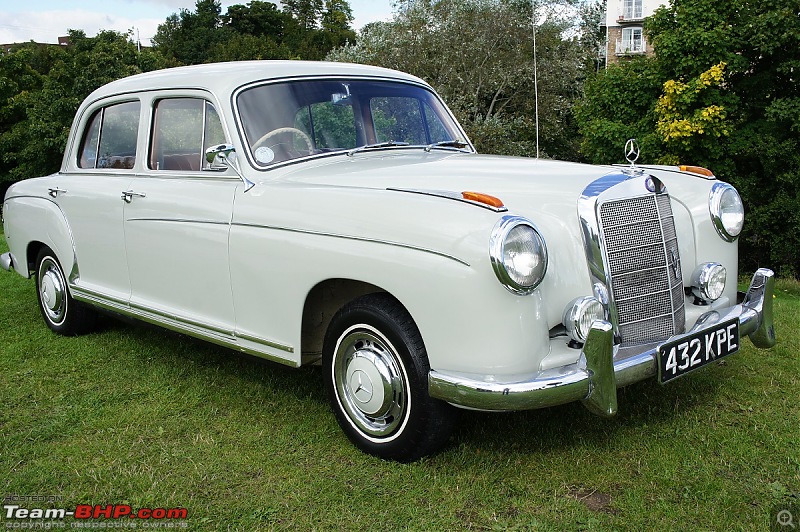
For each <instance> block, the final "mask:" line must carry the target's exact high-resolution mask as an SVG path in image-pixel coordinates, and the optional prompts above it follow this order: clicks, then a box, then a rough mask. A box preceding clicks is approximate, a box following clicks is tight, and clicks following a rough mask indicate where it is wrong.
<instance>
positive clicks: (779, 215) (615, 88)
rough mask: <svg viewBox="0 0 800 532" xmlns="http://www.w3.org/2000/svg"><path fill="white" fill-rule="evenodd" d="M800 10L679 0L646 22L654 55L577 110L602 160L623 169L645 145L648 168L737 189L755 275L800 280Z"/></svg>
mask: <svg viewBox="0 0 800 532" xmlns="http://www.w3.org/2000/svg"><path fill="white" fill-rule="evenodd" d="M798 13H800V1H798V0H789V1H786V0H765V1H764V2H759V3H758V4H753V3H752V2H748V1H746V0H733V1H729V2H716V1H714V0H673V1H672V2H671V3H670V5H669V7H664V8H661V9H659V10H658V11H657V12H656V13H655V14H654V15H653V16H652V17H651V18H650V19H648V21H647V22H646V25H645V30H646V32H647V35H648V38H649V39H650V42H652V43H653V46H654V48H655V52H656V55H655V57H654V58H649V59H643V60H641V61H630V62H624V63H622V64H621V65H620V66H616V67H610V68H609V69H608V70H607V71H605V72H602V73H600V74H599V75H598V77H597V78H596V79H594V80H592V82H591V83H588V84H587V86H586V98H585V101H584V102H583V103H582V104H581V105H580V107H579V109H578V110H577V111H576V116H577V117H578V123H579V127H580V131H581V133H582V135H583V143H582V146H581V148H582V151H583V153H584V154H585V155H586V156H587V157H588V158H589V159H590V160H592V161H594V162H608V161H609V159H607V158H606V157H607V156H608V155H609V154H611V153H613V154H614V155H615V157H614V159H612V160H618V159H619V157H620V156H621V150H620V146H622V142H624V137H634V136H635V137H638V138H640V140H642V141H643V142H642V144H643V158H644V159H646V160H648V161H649V162H664V163H676V162H680V163H684V164H700V165H703V166H707V167H709V168H711V169H712V170H714V172H715V174H716V175H717V176H719V177H720V178H722V179H724V180H726V181H730V182H731V183H733V184H734V185H735V186H736V187H737V188H738V189H739V190H740V192H741V193H742V195H743V198H744V201H745V207H746V210H747V222H746V224H745V232H744V234H743V235H742V238H741V247H740V253H741V258H742V266H743V267H744V269H745V270H753V269H755V268H757V267H758V266H762V265H763V266H770V267H773V268H777V269H779V270H780V271H782V272H783V273H786V274H793V275H797V274H798V273H800V269H799V267H798V264H800V219H798V214H797V213H798V212H800V192H798V191H799V190H800V135H798V133H799V132H800V84H798V80H797V75H798V74H797V73H798V72H800V16H798ZM722 64H724V65H725V67H724V75H722V73H721V71H720V72H719V74H720V75H719V76H717V75H716V74H714V71H715V68H718V67H717V66H716V65H722ZM643 65H645V66H643ZM712 78H714V79H713V82H711V83H707V82H708V81H709V80H711V79H712Z"/></svg>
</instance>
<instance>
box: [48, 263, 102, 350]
mask: <svg viewBox="0 0 800 532" xmlns="http://www.w3.org/2000/svg"><path fill="white" fill-rule="evenodd" d="M35 275H36V296H37V298H38V300H39V310H41V312H42V317H43V318H44V322H45V323H46V324H47V326H48V327H49V328H50V330H52V331H53V332H56V333H58V334H63V335H67V336H74V335H77V334H81V333H84V332H87V331H89V330H90V329H91V327H92V325H93V324H94V317H95V316H94V313H93V312H92V310H91V309H90V308H88V307H86V306H85V305H83V304H81V303H79V302H77V301H75V300H74V299H72V296H71V295H70V294H69V288H68V287H67V279H66V277H65V276H64V270H63V269H62V268H61V264H60V263H59V262H58V259H57V258H56V255H55V253H53V251H52V250H51V249H50V248H43V249H42V250H41V251H40V252H39V256H38V257H37V259H36V274H35Z"/></svg>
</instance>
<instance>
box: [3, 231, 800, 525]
mask: <svg viewBox="0 0 800 532" xmlns="http://www.w3.org/2000/svg"><path fill="white" fill-rule="evenodd" d="M0 250H2V251H0V252H4V251H5V250H6V249H5V244H4V243H2V244H0ZM778 286H779V291H778V294H777V298H776V299H775V315H776V321H777V331H778V342H779V343H778V346H777V347H775V348H773V349H772V350H769V351H760V350H756V349H754V348H753V347H752V346H751V345H750V343H749V341H747V342H745V346H746V347H745V348H744V349H743V350H742V351H741V352H740V353H738V354H736V355H733V356H731V357H730V358H728V359H727V360H725V361H723V362H721V363H719V365H718V366H716V367H713V368H709V369H706V370H703V371H700V372H697V373H695V374H693V375H691V376H688V377H686V378H683V379H680V380H679V381H677V382H674V383H672V384H670V385H667V386H660V385H659V384H657V383H656V382H655V381H649V382H644V383H639V384H636V385H633V386H631V387H629V388H626V389H624V390H621V392H620V397H619V414H618V415H617V416H616V417H615V418H614V419H611V420H604V419H600V418H597V417H594V416H593V415H592V414H590V413H589V412H588V411H586V410H585V409H584V408H583V407H582V406H581V405H580V404H571V405H566V406H562V407H558V408H551V409H548V410H540V411H531V412H520V413H510V414H484V413H474V412H466V413H465V414H464V415H463V416H462V419H461V423H460V426H459V428H458V429H457V431H456V433H455V434H454V436H453V438H452V439H451V442H450V445H449V447H448V448H447V449H446V450H445V451H444V452H442V453H440V454H438V455H436V456H433V457H429V458H426V459H424V460H422V461H419V462H417V463H414V464H408V465H402V464H396V463H391V462H383V461H381V460H378V459H376V458H372V457H370V456H367V455H364V454H361V453H360V452H359V451H357V450H356V449H355V448H354V447H353V446H352V445H350V443H349V442H348V441H347V439H346V437H345V436H344V435H343V433H342V432H341V431H340V430H339V427H338V425H337V424H336V421H335V420H334V418H333V415H332V414H331V412H330V410H329V408H328V405H327V404H326V401H325V396H324V391H323V382H322V374H321V371H320V369H319V368H302V369H299V370H293V369H288V368H285V367H282V366H279V365H274V364H269V363H266V362H260V361H258V360H254V359H249V358H241V357H239V356H237V355H235V354H233V353H232V352H229V351H226V350H224V349H221V348H217V347H215V346H212V345H208V344H205V343H202V342H199V341H195V340H192V339H189V338H186V337H183V336H179V335H176V334H172V333H168V332H162V331H161V330H158V329H155V328H152V327H148V326H145V325H139V324H131V323H123V322H120V321H115V320H112V319H107V320H105V321H104V322H103V325H102V327H101V329H100V331H99V332H96V333H93V334H91V335H88V336H84V337H80V338H63V337H59V336H56V335H54V334H52V333H51V332H50V331H49V330H48V329H47V328H46V327H45V325H44V323H43V322H42V319H41V317H40V315H39V311H38V309H37V306H36V296H35V293H34V286H33V281H32V280H25V279H23V278H21V277H20V276H18V275H16V274H12V273H6V272H4V271H0V401H1V404H2V406H1V407H0V496H3V497H6V496H10V495H44V496H60V497H61V498H62V499H61V502H60V503H57V504H56V505H55V506H61V507H66V508H74V507H75V506H76V505H78V504H130V505H132V506H134V507H150V508H159V507H160V508H173V507H179V508H181V507H182V508H187V509H188V519H187V520H186V522H187V523H188V524H189V527H190V528H191V529H195V530H260V529H272V528H277V529H283V528H292V529H295V528H300V529H367V530H378V529H381V530H394V529H439V530H445V529H448V530H453V529H477V530H486V529H531V528H536V529H541V530H565V529H566V530H632V531H637V532H638V531H641V530H658V529H661V530H674V529H678V530H692V531H694V530H763V529H766V528H767V527H768V520H769V516H770V512H771V511H772V510H773V508H774V507H775V506H776V505H778V504H784V503H785V502H786V501H787V500H788V499H789V498H790V497H791V496H792V494H797V493H798V492H800V445H798V436H799V435H800V411H799V410H798V407H797V397H798V392H800V357H798V353H799V352H800V333H798V332H797V331H796V330H794V329H795V328H796V327H797V326H798V324H800V284H798V283H797V282H780V283H779V285H778ZM23 506H29V507H37V506H38V507H43V506H44V507H48V506H49V505H47V504H44V505H43V504H42V503H39V504H38V505H37V504H34V503H26V504H23ZM9 522H10V520H8V519H6V518H5V514H3V515H0V526H2V527H3V528H5V527H6V526H7V524H8V523H9ZM795 522H797V516H795Z"/></svg>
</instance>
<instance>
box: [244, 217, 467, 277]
mask: <svg viewBox="0 0 800 532" xmlns="http://www.w3.org/2000/svg"><path fill="white" fill-rule="evenodd" d="M231 225H232V226H237V227H253V228H256V229H272V230H274V231H288V232H290V233H299V234H303V235H316V236H328V237H331V238H344V239H346V240H356V241H358V242H371V243H373V244H385V245H387V246H394V247H399V248H404V249H413V250H414V251H422V252H423V253H430V254H431V255H437V256H439V257H444V258H446V259H450V260H454V261H456V262H458V263H460V264H463V265H464V266H467V267H468V266H469V263H468V262H466V261H464V260H461V259H459V258H458V257H455V256H453V255H448V254H447V253H442V252H441V251H436V250H433V249H428V248H423V247H420V246H413V245H411V244H403V243H402V242H392V241H391V240H381V239H378V238H367V237H362V236H353V235H342V234H337V233H327V232H325V231H312V230H310V229H292V228H290V227H281V226H278V225H261V224H248V223H241V222H233V223H232V224H231Z"/></svg>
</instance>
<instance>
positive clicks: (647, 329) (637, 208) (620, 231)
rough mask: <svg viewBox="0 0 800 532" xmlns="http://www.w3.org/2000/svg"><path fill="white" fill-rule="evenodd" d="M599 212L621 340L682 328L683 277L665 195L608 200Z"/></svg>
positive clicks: (655, 337) (660, 336) (662, 335)
mask: <svg viewBox="0 0 800 532" xmlns="http://www.w3.org/2000/svg"><path fill="white" fill-rule="evenodd" d="M599 212H600V226H601V231H602V233H603V238H604V242H605V255H606V259H607V261H608V272H607V273H608V275H609V278H610V280H611V286H610V287H609V288H610V290H611V297H612V298H613V300H614V302H615V304H616V308H617V318H618V326H619V333H620V336H621V340H622V343H623V344H642V343H648V342H655V341H660V340H664V339H666V338H669V337H670V336H672V335H674V334H678V333H682V332H684V328H685V309H684V292H683V275H682V274H681V261H680V256H679V254H678V239H677V237H676V234H675V223H674V220H673V218H672V207H671V206H670V200H669V195H667V194H653V195H648V196H642V197H636V198H626V199H622V200H614V201H608V202H606V203H603V204H602V205H601V206H600V211H599Z"/></svg>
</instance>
